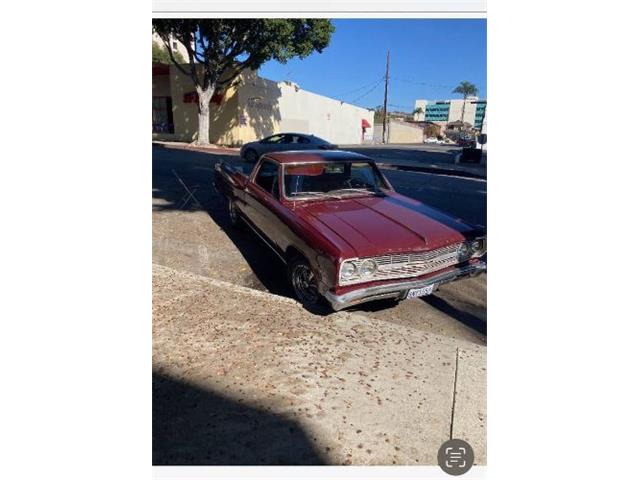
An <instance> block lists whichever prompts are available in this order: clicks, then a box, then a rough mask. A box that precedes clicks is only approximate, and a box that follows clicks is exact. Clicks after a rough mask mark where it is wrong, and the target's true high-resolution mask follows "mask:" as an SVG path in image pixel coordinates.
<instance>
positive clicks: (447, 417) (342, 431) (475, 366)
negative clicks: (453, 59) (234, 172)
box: [153, 265, 486, 465]
mask: <svg viewBox="0 0 640 480" xmlns="http://www.w3.org/2000/svg"><path fill="white" fill-rule="evenodd" d="M153 294H154V305H153V314H154V319H153V371H154V382H153V384H154V389H153V397H154V401H153V404H154V412H153V443H154V445H153V463H154V464H155V465H168V464H184V465H203V464H213V465H219V464H225V465H236V464H237V465H264V464H285V465H286V464H293V465H297V464H331V465H351V464H353V465H434V464H436V463H437V460H436V455H437V450H438V448H439V446H440V445H441V444H442V443H443V442H444V441H445V440H447V439H449V438H450V436H451V434H452V433H453V434H454V436H455V437H458V438H464V439H466V440H467V441H469V442H470V443H471V445H472V446H473V447H474V449H475V452H476V463H477V464H481V465H482V464H485V463H486V454H485V436H486V435H485V417H486V404H485V393H484V385H485V382H486V358H485V351H486V348H485V347H483V346H480V345H477V344H474V343H471V342H463V341H452V340H451V339H449V338H446V337H441V336H438V335H434V334H429V333H426V332H424V331H423V330H419V329H415V328H411V327H407V326H401V325H395V324H392V323H389V322H387V321H380V320H376V319H372V318H367V317H365V316H363V315H361V314H359V313H351V312H339V313H334V314H331V315H328V316H323V317H321V316H316V315H313V314H312V313H310V312H308V311H306V310H305V309H303V308H302V307H301V306H300V305H299V304H298V303H297V302H295V301H293V300H290V299H287V298H284V297H278V296H274V295H272V294H268V293H264V292H260V291H257V290H255V289H248V288H244V287H239V286H236V285H233V284H230V283H226V282H221V281H217V280H211V279H208V278H205V277H201V276H196V275H193V274H188V273H184V272H177V271H175V270H173V269H170V268H167V267H163V266H158V265H156V266H154V269H153ZM456 369H457V370H458V372H459V374H458V375H456ZM456 379H457V380H456ZM456 382H457V383H456ZM454 384H455V391H456V393H455V395H456V401H455V411H452V408H453V402H454Z"/></svg>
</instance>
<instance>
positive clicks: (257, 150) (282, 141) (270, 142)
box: [240, 133, 338, 162]
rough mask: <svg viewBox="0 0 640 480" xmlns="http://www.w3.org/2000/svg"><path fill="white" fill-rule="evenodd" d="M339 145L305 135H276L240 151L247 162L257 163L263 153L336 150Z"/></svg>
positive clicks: (245, 145)
mask: <svg viewBox="0 0 640 480" xmlns="http://www.w3.org/2000/svg"><path fill="white" fill-rule="evenodd" d="M336 148H338V146H337V145H334V144H333V143H329V142H327V141H326V140H323V139H321V138H318V137H316V136H315V135H307V134H305V133H276V134H275V135H271V136H270V137H267V138H263V139H262V140H258V141H256V142H249V143H246V144H244V145H243V146H242V148H241V149H240V156H241V157H242V158H243V159H244V160H246V161H247V162H256V161H258V159H259V158H260V156H261V155H262V154H263V153H268V152H283V151H286V150H318V149H320V150H335V149H336Z"/></svg>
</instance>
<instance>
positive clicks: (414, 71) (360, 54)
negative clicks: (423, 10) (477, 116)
mask: <svg viewBox="0 0 640 480" xmlns="http://www.w3.org/2000/svg"><path fill="white" fill-rule="evenodd" d="M333 24H334V26H335V28H336V30H335V32H334V34H333V37H332V39H331V43H330V44H329V46H328V47H327V48H326V49H325V50H324V51H323V52H322V53H314V54H312V55H311V56H309V57H307V58H304V59H302V60H299V59H294V60H290V61H289V62H287V63H286V64H284V65H282V64H280V63H278V62H276V61H270V62H267V63H266V64H264V65H263V66H262V67H261V68H260V71H259V74H260V75H261V76H262V77H265V78H269V79H271V80H276V81H280V80H291V81H294V82H296V83H297V84H299V85H300V87H301V88H303V89H305V90H310V91H312V92H315V93H319V94H322V95H326V96H328V97H332V98H337V99H339V100H343V101H345V102H349V103H355V104H356V105H361V106H364V107H375V106H376V105H381V104H382V101H383V95H384V82H380V83H379V84H378V81H379V80H380V79H381V78H382V77H383V76H384V70H385V61H386V55H387V49H389V50H390V51H391V62H390V64H391V67H390V77H391V80H390V82H389V103H390V104H391V105H393V106H392V107H390V109H391V110H403V111H411V110H413V106H414V103H415V100H416V99H418V98H426V99H429V100H439V99H447V98H458V97H459V95H454V94H452V93H451V90H453V88H454V87H455V85H457V84H458V83H460V82H461V81H463V80H468V81H470V82H471V83H474V84H475V85H476V86H477V87H478V88H479V89H480V96H481V97H482V98H486V83H487V80H486V77H487V66H486V64H487V60H486V59H487V22H486V20H484V19H482V20H479V19H478V20H476V19H458V20H446V19H415V20H414V19H411V20H409V19H407V20H403V19H389V20H385V19H380V20H378V19H360V20H356V19H349V20H346V19H339V20H333Z"/></svg>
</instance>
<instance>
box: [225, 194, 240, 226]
mask: <svg viewBox="0 0 640 480" xmlns="http://www.w3.org/2000/svg"><path fill="white" fill-rule="evenodd" d="M227 213H228V215H229V223H231V226H232V227H233V228H237V229H238V230H241V229H242V219H241V218H240V212H238V207H236V204H235V202H234V201H233V200H231V199H228V200H227Z"/></svg>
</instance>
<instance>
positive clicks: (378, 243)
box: [214, 150, 486, 310]
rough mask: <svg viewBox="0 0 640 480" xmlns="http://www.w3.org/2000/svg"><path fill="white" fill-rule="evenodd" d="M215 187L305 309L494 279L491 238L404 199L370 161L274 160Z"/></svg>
mask: <svg viewBox="0 0 640 480" xmlns="http://www.w3.org/2000/svg"><path fill="white" fill-rule="evenodd" d="M245 168H247V165H246V164H245ZM214 183H215V185H216V187H217V189H218V190H219V191H220V192H222V193H223V194H224V195H225V196H226V197H227V199H228V206H229V217H230V220H231V223H232V224H233V225H234V226H239V225H240V224H246V225H248V226H249V227H250V228H251V229H252V230H253V231H255V233H256V234H257V235H258V236H259V237H260V238H261V239H262V240H264V242H265V243H266V244H267V245H268V246H269V247H271V249H272V250H273V251H274V252H275V253H276V254H277V255H278V257H279V258H280V259H281V260H282V262H283V263H284V264H285V265H286V267H287V272H288V277H289V280H290V282H291V285H292V287H293V290H294V292H295V294H296V296H297V297H298V299H299V300H300V301H301V302H302V303H303V304H314V303H316V302H318V301H319V300H321V299H322V298H324V299H326V300H327V301H328V303H329V304H330V305H331V306H332V307H333V309H334V310H340V309H343V308H346V307H350V306H352V305H356V304H359V303H362V302H367V301H370V300H377V299H383V298H386V299H396V300H402V299H405V298H413V297H420V296H424V295H429V294H431V293H432V292H433V291H434V290H435V289H436V288H437V287H438V285H441V284H443V283H447V282H451V281H453V280H456V279H459V278H462V277H467V276H471V275H476V274H478V273H480V272H483V271H484V270H486V264H485V262H483V261H482V260H481V257H483V256H484V254H485V252H486V236H485V232H484V230H482V229H481V228H478V227H473V226H470V225H467V224H465V223H464V222H462V221H461V220H458V219H454V218H452V217H450V216H448V215H446V214H445V213H443V212H441V211H439V210H436V209H434V208H431V207H428V206H427V205H424V204H423V203H420V202H418V201H416V200H413V199H411V198H408V197H405V196H403V195H400V194H399V193H396V192H395V191H394V190H393V187H392V186H391V185H390V184H389V182H388V181H387V179H386V178H385V177H384V175H383V174H382V173H381V172H380V170H379V169H378V167H377V166H376V164H375V162H374V161H373V160H372V159H370V158H369V157H365V156H363V155H359V154H356V153H351V152H344V151H339V150H337V151H326V150H318V151H306V152H300V151H296V152H275V153H268V154H265V155H263V156H262V157H261V158H260V159H259V161H258V162H257V163H256V164H255V166H254V167H253V169H252V171H251V172H250V173H249V172H247V174H245V173H244V171H243V168H242V167H234V166H231V165H228V164H225V163H219V164H217V165H216V168H215V175H214Z"/></svg>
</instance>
